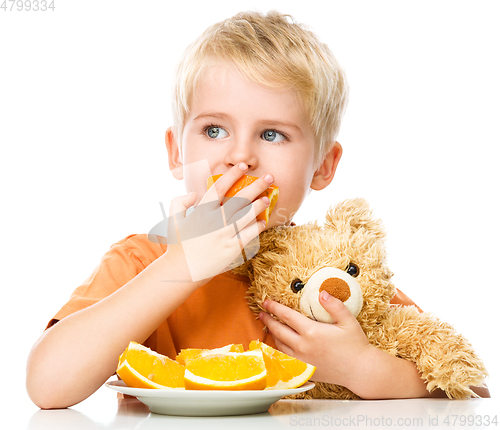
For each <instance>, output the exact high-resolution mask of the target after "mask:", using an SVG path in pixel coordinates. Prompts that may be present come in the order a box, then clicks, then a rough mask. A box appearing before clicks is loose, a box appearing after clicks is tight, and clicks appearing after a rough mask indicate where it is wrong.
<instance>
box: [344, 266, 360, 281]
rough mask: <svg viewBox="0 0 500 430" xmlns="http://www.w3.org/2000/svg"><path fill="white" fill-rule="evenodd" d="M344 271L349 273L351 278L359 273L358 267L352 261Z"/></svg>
mask: <svg viewBox="0 0 500 430" xmlns="http://www.w3.org/2000/svg"><path fill="white" fill-rule="evenodd" d="M346 272H347V273H348V274H349V275H351V276H352V277H353V278H355V277H356V276H358V275H359V268H358V266H356V265H355V264H353V263H349V266H347V270H346Z"/></svg>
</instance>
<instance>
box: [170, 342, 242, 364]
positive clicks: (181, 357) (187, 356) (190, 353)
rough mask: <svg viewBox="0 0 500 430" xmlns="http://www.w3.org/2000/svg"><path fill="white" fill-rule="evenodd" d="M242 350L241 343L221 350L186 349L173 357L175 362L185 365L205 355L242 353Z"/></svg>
mask: <svg viewBox="0 0 500 430" xmlns="http://www.w3.org/2000/svg"><path fill="white" fill-rule="evenodd" d="M243 351H244V348H243V345H242V344H241V343H238V344H234V343H232V344H230V345H226V346H223V347H222V348H216V349H197V348H186V349H181V352H179V354H177V357H175V360H176V361H177V362H178V363H179V364H182V365H184V366H185V365H186V361H188V360H192V359H193V358H197V357H199V356H200V355H202V354H203V355H207V354H216V353H218V352H243Z"/></svg>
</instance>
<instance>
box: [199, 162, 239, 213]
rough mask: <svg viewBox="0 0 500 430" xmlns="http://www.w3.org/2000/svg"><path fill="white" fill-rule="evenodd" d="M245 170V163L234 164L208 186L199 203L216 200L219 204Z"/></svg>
mask: <svg viewBox="0 0 500 430" xmlns="http://www.w3.org/2000/svg"><path fill="white" fill-rule="evenodd" d="M247 170H248V166H247V165H246V164H245V163H238V164H237V165H236V166H233V167H232V168H231V169H229V170H228V171H227V172H226V173H224V174H223V175H222V176H221V177H220V178H219V179H218V180H217V181H216V182H215V183H214V184H213V185H212V186H211V187H210V189H209V190H208V191H207V192H206V193H205V195H204V196H203V198H202V199H201V202H200V203H208V202H212V201H215V200H218V202H219V204H220V203H222V202H223V200H224V196H225V195H226V193H227V192H228V191H229V189H230V188H231V187H232V186H233V185H234V183H235V182H236V181H237V180H238V179H240V178H241V177H242V176H243V175H244V174H245V172H246V171H247Z"/></svg>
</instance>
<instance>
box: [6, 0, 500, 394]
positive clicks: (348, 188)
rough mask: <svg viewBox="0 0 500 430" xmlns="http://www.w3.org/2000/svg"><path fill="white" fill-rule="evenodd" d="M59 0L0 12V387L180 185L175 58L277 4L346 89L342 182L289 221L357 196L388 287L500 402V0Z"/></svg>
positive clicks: (17, 377) (16, 379)
mask: <svg viewBox="0 0 500 430" xmlns="http://www.w3.org/2000/svg"><path fill="white" fill-rule="evenodd" d="M55 5H56V9H55V11H54V12H52V11H47V12H43V13H42V12H5V11H3V10H0V144H1V155H0V160H1V161H0V162H1V168H0V175H1V190H2V199H1V200H2V211H1V224H0V226H1V230H2V236H1V237H2V240H1V243H2V247H1V253H2V255H1V260H0V261H1V264H2V281H1V282H2V284H1V285H2V313H1V318H2V321H1V330H2V334H1V336H2V340H3V346H2V357H1V360H2V367H3V368H4V369H7V368H8V369H11V370H10V371H9V372H8V375H7V378H8V379H7V381H5V380H3V381H4V384H9V385H10V386H11V387H12V388H13V389H15V390H18V395H20V396H26V394H25V392H24V366H25V362H26V357H27V354H28V352H29V350H30V348H31V345H32V344H33V343H34V342H35V340H36V339H37V338H38V336H39V335H40V334H41V332H42V331H43V329H44V327H45V325H46V324H47V322H48V321H49V320H50V318H51V317H52V316H53V314H54V313H55V312H56V311H57V310H58V309H59V308H60V307H61V306H62V305H63V304H64V303H65V302H66V301H67V299H68V297H69V295H70V293H71V292H72V290H73V289H74V288H76V287H77V286H78V285H79V284H80V283H81V282H82V281H83V280H84V279H85V278H86V277H87V276H88V275H89V274H90V272H91V271H92V269H93V268H94V267H95V266H96V265H97V264H98V262H99V260H100V258H101V256H102V255H103V254H104V253H105V252H106V251H107V250H108V249H109V247H110V246H111V245H112V244H113V243H115V242H116V241H118V240H120V239H122V238H123V237H125V236H127V235H129V234H132V233H145V232H147V231H148V230H149V229H150V228H151V227H152V226H153V225H154V224H156V223H157V222H158V221H159V220H161V211H160V207H159V202H160V201H162V202H165V204H167V205H168V202H169V201H170V199H171V198H172V197H173V196H175V195H179V194H182V193H184V189H183V187H182V184H181V183H178V182H177V181H175V180H174V179H173V178H172V177H171V176H170V172H169V169H168V164H167V152H166V150H165V147H164V133H165V130H166V128H167V127H168V126H169V125H171V114H170V90H171V80H172V73H173V69H174V66H175V64H176V63H177V61H178V59H179V57H180V55H181V53H182V51H183V50H184V48H185V47H186V46H187V44H188V43H190V42H192V41H193V40H194V39H195V38H196V37H197V36H198V35H199V34H200V33H201V32H202V31H203V30H204V29H205V28H206V27H207V26H208V25H211V24H212V23H214V22H217V21H219V20H222V19H225V18H228V17H230V16H232V15H233V14H235V13H236V12H239V11H241V10H247V9H258V10H261V11H264V12H265V11H267V10H269V9H278V10H279V11H281V12H285V13H289V14H291V15H292V16H294V17H295V18H296V19H297V21H299V22H303V23H306V24H307V25H308V26H309V27H310V28H312V29H313V30H314V31H315V32H316V33H317V34H318V35H319V36H320V38H321V39H322V40H323V41H324V42H326V43H327V44H328V45H329V46H330V47H331V49H332V50H333V52H334V54H335V56H336V57H337V59H338V60H339V62H340V63H341V64H342V65H343V66H344V68H345V69H346V71H347V74H348V78H349V82H350V86H351V97H350V103H349V107H348V110H347V114H346V117H345V120H344V123H343V126H342V130H341V134H340V136H339V141H340V142H341V144H342V145H343V147H344V156H343V159H342V160H341V163H340V165H339V168H338V172H337V176H336V178H335V179H334V182H333V184H332V186H331V187H330V189H327V190H325V191H322V192H319V193H313V194H312V195H311V196H310V197H309V198H308V201H307V202H306V204H305V205H304V207H303V209H301V212H300V213H299V214H297V216H296V219H295V221H296V222H297V223H302V222H307V221H310V220H313V219H316V218H317V219H320V220H321V219H322V218H323V217H324V214H325V212H326V210H327V208H328V206H329V205H330V204H333V203H336V202H339V201H340V200H343V199H345V198H349V197H357V196H363V197H365V198H367V199H368V200H369V201H370V203H371V205H372V207H373V208H374V211H375V214H376V215H377V216H379V217H381V218H382V219H383V220H384V223H385V226H386V229H387V231H388V249H389V263H390V267H391V269H392V270H393V271H394V272H395V277H394V281H395V284H396V286H397V287H399V288H400V289H401V290H403V291H404V292H405V293H406V294H408V295H409V296H410V297H411V298H412V299H413V300H414V301H415V302H416V303H418V304H419V305H420V306H421V307H422V308H424V309H425V310H429V311H432V312H435V313H436V314H437V315H438V316H439V317H441V318H442V319H443V320H445V321H448V322H451V323H453V324H454V325H455V327H456V328H457V329H458V330H459V331H460V332H462V333H464V334H465V336H466V337H467V338H468V339H469V340H471V342H472V343H473V345H474V347H475V348H476V350H477V351H478V353H479V354H480V356H481V357H482V358H483V359H484V360H485V362H486V364H487V367H488V368H489V370H490V374H491V377H490V380H489V382H488V384H489V386H490V390H491V391H492V394H493V395H495V394H497V395H498V394H499V388H498V378H499V371H498V366H497V364H496V363H497V361H498V358H497V356H496V344H497V342H498V341H497V338H498V333H497V324H496V322H497V319H496V317H497V315H498V303H497V299H498V290H499V288H500V285H499V284H500V282H499V277H498V264H499V261H500V251H499V249H500V233H499V227H498V222H499V220H500V217H499V215H500V209H499V208H500V200H499V198H498V185H499V183H500V174H499V173H498V170H499V169H498V159H499V155H500V150H499V144H500V133H499V131H498V126H499V117H500V108H499V100H500V85H499V80H498V76H500V63H499V54H498V52H499V41H500V29H499V26H498V17H499V11H500V7H499V6H498V5H499V3H498V2H496V1H469V2H461V1H439V0H434V1H414V2H411V1H404V2H403V1H377V2H373V1H352V0H345V1H327V2H326V1H324V0H321V1H311V0H309V1H277V0H274V1H273V0H265V1H258V0H253V1H238V2H235V1H227V2H224V1H217V0H215V1H210V2H203V3H202V2H199V3H195V5H193V3H192V2H188V1H185V2H170V1H159V0H156V1H141V2H139V1H123V0H122V1H116V0H115V1H110V0H107V1H95V0H92V1H90V0H86V1H82V0H80V1H72V2H64V1H62V0H56V1H55ZM9 7H10V6H9ZM8 345H9V346H13V347H14V348H15V351H16V354H15V355H11V354H9V355H6V354H5V353H4V352H3V351H4V350H5V348H7V347H8ZM4 377H5V374H4ZM9 378H10V379H9Z"/></svg>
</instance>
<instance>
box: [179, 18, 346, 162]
mask: <svg viewBox="0 0 500 430" xmlns="http://www.w3.org/2000/svg"><path fill="white" fill-rule="evenodd" d="M214 59H221V60H224V61H229V62H230V63H232V64H234V65H235V66H236V67H237V68H238V69H239V70H240V72H242V73H243V74H244V75H245V76H246V77H247V78H249V79H250V80H252V81H254V82H256V83H259V84H263V85H266V86H268V87H271V88H279V89H282V88H289V89H292V90H294V91H296V93H297V94H298V97H299V100H300V102H301V103H302V108H303V109H304V112H305V113H306V115H307V116H308V119H309V123H310V125H311V128H312V130H313V132H314V134H315V136H316V142H315V143H316V151H315V165H319V163H320V162H321V161H322V159H323V157H324V155H325V154H326V153H327V152H328V151H329V150H330V149H331V148H332V145H333V143H334V142H335V140H336V138H337V135H338V133H339V130H340V124H341V121H342V117H343V115H344V111H345V108H346V106H347V100H348V92H349V89H348V84H347V79H346V76H345V73H344V71H343V70H342V68H341V67H340V65H339V64H338V62H337V60H336V59H335V57H334V56H333V54H332V53H331V51H330V49H329V48H328V46H327V45H325V44H324V43H321V42H320V41H319V40H318V38H317V37H316V36H315V35H314V34H313V33H312V32H311V31H310V30H308V29H306V28H305V27H304V26H303V25H301V24H297V23H296V22H295V21H294V20H293V18H292V17H291V16H289V15H283V14H281V13H279V12H276V11H271V12H269V13H268V14H267V15H264V14H262V13H260V12H241V13H239V14H237V15H235V16H233V17H232V18H229V19H226V20H224V21H221V22H219V23H217V24H215V25H213V26H211V27H209V28H208V29H207V30H206V31H205V32H204V33H203V34H202V35H201V36H200V37H199V38H198V39H197V40H196V41H195V42H194V43H192V44H191V45H190V46H188V48H187V49H186V51H185V52H184V55H183V56H182V58H181V61H180V63H179V65H178V66H177V69H176V76H175V80H174V89H173V109H172V113H173V117H174V118H173V120H174V127H175V130H176V133H177V138H178V139H179V140H181V138H182V137H181V136H182V130H183V128H184V125H185V121H186V118H187V116H188V115H189V108H190V102H191V98H192V95H193V93H194V91H195V88H196V85H197V83H198V82H199V80H200V78H201V77H202V76H203V73H204V71H205V70H206V68H207V67H210V65H211V64H213V60H214Z"/></svg>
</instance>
